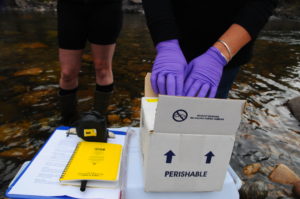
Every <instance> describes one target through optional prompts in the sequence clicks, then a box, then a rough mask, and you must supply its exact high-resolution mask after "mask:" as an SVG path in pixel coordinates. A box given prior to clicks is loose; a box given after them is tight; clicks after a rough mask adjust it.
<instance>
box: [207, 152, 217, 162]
mask: <svg viewBox="0 0 300 199" xmlns="http://www.w3.org/2000/svg"><path fill="white" fill-rule="evenodd" d="M205 156H206V157H207V158H206V164H210V163H211V159H212V157H213V156H215V155H214V154H213V152H211V151H210V152H208V153H207V154H206V155H205Z"/></svg>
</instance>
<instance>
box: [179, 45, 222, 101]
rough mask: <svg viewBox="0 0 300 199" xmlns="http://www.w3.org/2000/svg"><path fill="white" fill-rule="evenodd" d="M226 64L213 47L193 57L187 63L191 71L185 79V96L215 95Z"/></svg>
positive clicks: (211, 96)
mask: <svg viewBox="0 0 300 199" xmlns="http://www.w3.org/2000/svg"><path fill="white" fill-rule="evenodd" d="M226 64H227V61H226V59H225V58H224V57H223V55H222V54H221V52H220V51H219V50H218V49H217V48H215V47H210V48H209V49H208V50H207V51H206V52H205V53H203V54H202V55H200V56H198V57H196V58H195V59H193V60H192V61H191V62H190V63H189V68H190V70H191V71H190V73H189V75H188V76H187V77H186V79H185V84H184V94H185V96H193V97H194V96H197V97H210V98H213V97H215V96H216V93H217V89H218V86H219V83H220V80H221V77H222V73H223V68H224V66H225V65H226Z"/></svg>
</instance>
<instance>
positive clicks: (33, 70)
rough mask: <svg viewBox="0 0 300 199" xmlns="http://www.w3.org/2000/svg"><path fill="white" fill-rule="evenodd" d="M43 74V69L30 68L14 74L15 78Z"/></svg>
mask: <svg viewBox="0 0 300 199" xmlns="http://www.w3.org/2000/svg"><path fill="white" fill-rule="evenodd" d="M42 72H43V70H42V69H41V68H38V67H36V68H30V69H25V70H21V71H17V72H15V73H14V74H13V76H24V75H39V74H41V73H42Z"/></svg>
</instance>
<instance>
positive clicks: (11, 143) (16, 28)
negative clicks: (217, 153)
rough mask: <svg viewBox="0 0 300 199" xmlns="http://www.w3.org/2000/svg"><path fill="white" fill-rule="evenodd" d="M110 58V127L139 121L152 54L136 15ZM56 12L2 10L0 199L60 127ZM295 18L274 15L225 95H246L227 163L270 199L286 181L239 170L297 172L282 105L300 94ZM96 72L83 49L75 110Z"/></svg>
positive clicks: (86, 102)
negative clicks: (255, 166)
mask: <svg viewBox="0 0 300 199" xmlns="http://www.w3.org/2000/svg"><path fill="white" fill-rule="evenodd" d="M124 17H125V18H124V25H123V30H122V32H121V35H120V38H119V40H118V46H117V49H116V53H115V56H114V62H113V65H114V66H113V67H114V78H115V84H116V87H115V93H114V96H113V99H112V105H111V106H110V107H109V116H108V118H109V126H110V127H120V126H129V125H130V126H139V111H140V97H141V96H143V88H144V87H143V84H144V76H145V74H146V72H148V71H150V70H151V65H152V63H153V59H154V56H155V51H154V49H153V45H152V41H151V39H150V36H149V34H148V30H147V27H146V25H145V20H144V16H143V15H141V14H125V16H124ZM56 37H57V32H56V16H55V14H52V13H47V14H45V13H43V14H41V13H18V12H14V13H12V12H9V13H1V14H0V197H4V192H5V190H6V189H7V186H8V183H9V182H10V180H11V179H12V178H13V177H14V175H15V174H16V172H17V171H18V169H19V167H20V165H21V164H22V163H23V162H24V161H26V160H30V159H31V158H32V157H33V156H34V154H35V153H36V152H37V151H38V150H39V148H40V147H41V146H42V145H43V143H44V142H45V140H46V139H47V138H48V137H49V135H50V134H51V133H52V132H53V130H54V129H55V127H57V125H58V124H59V107H58V103H57V98H56V92H57V88H58V79H59V64H58V61H57V42H56ZM299 76H300V22H299V21H288V20H282V19H278V18H272V20H271V21H270V22H269V23H268V24H267V26H266V27H265V29H264V30H263V31H262V33H261V34H260V37H259V39H258V41H257V43H256V45H255V49H254V57H253V59H252V60H251V62H250V63H248V64H247V65H245V66H243V67H242V68H241V71H240V73H239V75H238V78H237V80H236V82H235V83H234V86H233V89H232V91H231V92H230V98H233V99H245V100H247V107H246V109H245V111H244V113H243V119H242V123H241V125H240V128H239V131H238V133H237V136H236V143H235V146H234V150H233V155H232V158H231V162H230V164H231V166H232V167H233V168H234V169H235V171H236V172H237V173H238V175H239V176H240V178H241V179H242V180H243V181H245V182H247V181H248V182H251V181H256V180H262V181H264V182H265V183H267V184H268V188H269V196H268V198H278V197H281V196H290V193H291V186H288V185H281V184H277V183H273V182H271V181H270V180H269V179H268V177H267V174H266V172H259V173H257V174H255V175H251V176H246V175H245V174H244V173H243V167H245V166H246V165H248V164H252V163H257V162H259V163H261V164H262V166H263V168H265V169H266V170H268V169H271V168H272V167H274V166H275V165H277V164H279V163H284V164H286V165H287V166H288V167H290V168H291V169H292V170H294V171H295V172H296V173H297V174H298V175H300V150H299V148H300V127H299V122H298V121H296V119H295V118H294V117H293V116H292V115H291V114H290V112H289V111H288V109H287V108H286V106H285V105H284V104H285V102H286V101H287V100H288V99H291V98H293V97H296V96H299V95H300V79H299ZM94 82H95V77H94V69H93V66H92V62H91V56H90V51H89V48H87V49H86V52H85V54H84V56H83V66H82V70H81V72H80V88H79V110H80V111H87V110H89V109H90V107H91V104H92V102H93V91H94V87H95V83H94Z"/></svg>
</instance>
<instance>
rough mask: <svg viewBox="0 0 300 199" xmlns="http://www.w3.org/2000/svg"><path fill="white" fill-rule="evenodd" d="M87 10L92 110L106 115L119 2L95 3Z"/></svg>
mask: <svg viewBox="0 0 300 199" xmlns="http://www.w3.org/2000/svg"><path fill="white" fill-rule="evenodd" d="M89 9H90V13H91V15H90V18H89V32H88V40H89V41H90V43H91V49H92V55H93V61H94V65H95V71H96V91H95V102H94V109H95V110H96V111H98V112H100V113H102V114H106V110H107V107H108V105H109V102H110V97H111V95H112V91H113V81H114V80H113V72H112V59H113V54H114V50H115V46H116V44H115V43H116V40H117V38H118V36H119V33H120V30H121V26H122V1H121V0H111V1H97V2H94V3H92V4H91V5H90V8H89Z"/></svg>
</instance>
